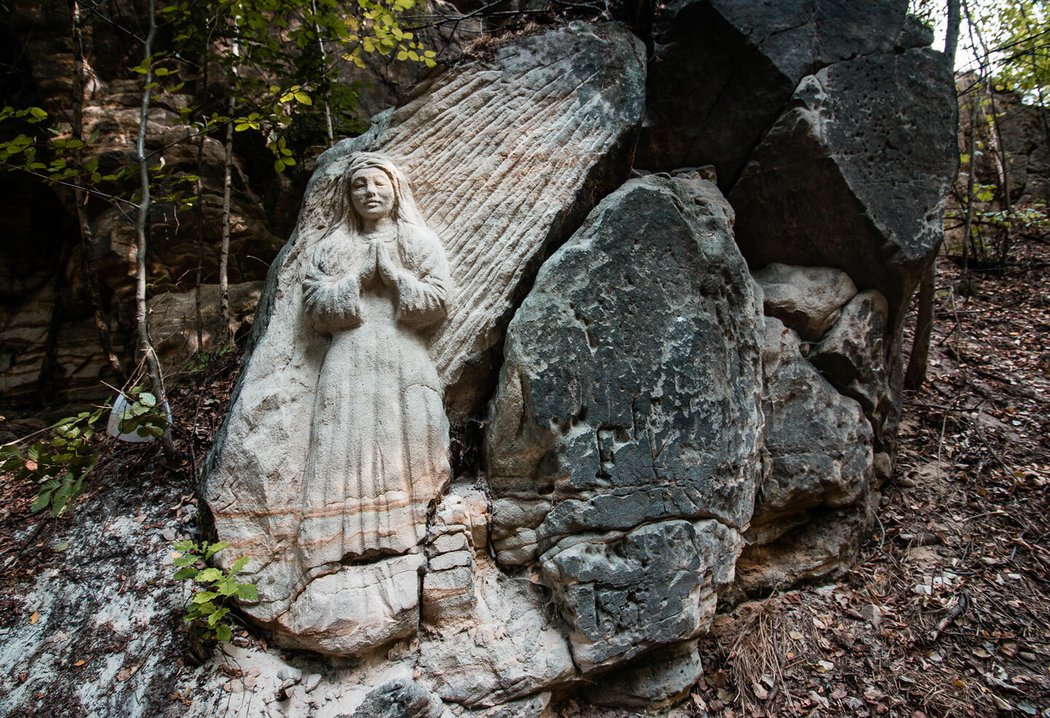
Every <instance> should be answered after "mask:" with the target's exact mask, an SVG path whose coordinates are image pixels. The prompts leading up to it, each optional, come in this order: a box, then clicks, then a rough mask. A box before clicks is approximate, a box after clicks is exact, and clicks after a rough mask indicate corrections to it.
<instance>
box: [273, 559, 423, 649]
mask: <svg viewBox="0 0 1050 718" xmlns="http://www.w3.org/2000/svg"><path fill="white" fill-rule="evenodd" d="M424 563H425V561H424V559H423V557H422V556H421V555H419V554H410V555H408V556H399V557H397V558H391V559H386V560H384V561H377V562H375V563H373V564H363V565H360V566H355V565H349V566H341V567H339V568H338V569H336V570H335V571H334V572H333V573H323V574H320V575H315V574H311V575H309V576H308V577H307V580H306V581H304V584H305V587H304V588H302V591H301V592H300V593H298V594H297V595H295V596H294V598H293V599H292V601H291V605H290V606H289V608H288V609H287V611H285V612H284V613H282V614H281V616H280V617H279V618H278V619H277V630H278V631H279V632H280V633H281V635H282V636H285V641H286V642H287V643H288V645H291V646H296V647H300V648H307V649H310V650H314V651H318V652H320V653H327V654H330V655H334V656H352V655H357V654H360V653H362V652H365V651H368V650H369V649H372V648H374V647H375V646H382V645H385V644H387V643H390V642H391V641H395V640H398V639H402V638H409V637H411V636H413V635H415V633H416V627H417V623H418V621H419V581H420V577H421V573H422V569H423V565H424ZM347 606H353V607H354V610H353V611H349V610H347Z"/></svg>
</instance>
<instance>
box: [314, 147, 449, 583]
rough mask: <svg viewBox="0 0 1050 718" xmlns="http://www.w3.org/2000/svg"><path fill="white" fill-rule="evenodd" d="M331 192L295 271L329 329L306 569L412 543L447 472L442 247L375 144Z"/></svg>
mask: <svg viewBox="0 0 1050 718" xmlns="http://www.w3.org/2000/svg"><path fill="white" fill-rule="evenodd" d="M337 197H338V198H337V204H341V206H337V207H336V208H335V217H336V218H337V219H336V224H335V226H333V227H331V229H329V230H328V231H327V233H326V234H325V235H324V236H323V237H322V238H321V239H320V240H319V241H318V243H317V245H316V246H315V247H314V248H313V251H312V254H311V256H310V258H309V260H308V263H307V267H306V271H305V278H304V280H303V284H302V292H303V307H304V311H305V314H306V319H307V320H308V321H309V323H310V324H311V325H312V326H313V327H314V329H316V330H317V331H318V332H320V333H321V334H324V335H327V336H330V337H331V343H330V344H329V347H328V350H327V353H326V354H325V357H324V362H323V364H322V366H321V370H320V375H319V377H318V380H317V389H316V395H315V399H314V404H313V415H312V416H311V417H310V418H309V420H310V424H311V437H310V444H309V446H310V449H309V454H308V456H307V465H306V471H305V476H304V486H303V505H302V517H301V520H300V524H299V534H298V545H299V551H300V556H301V560H302V564H303V567H304V568H306V569H309V568H312V567H315V566H320V565H321V564H325V563H330V562H338V561H343V560H347V559H349V560H351V561H353V560H355V559H371V558H375V557H378V556H382V555H387V554H399V553H404V552H406V551H408V550H410V549H411V548H413V547H414V546H416V545H417V544H418V543H419V542H420V540H421V539H422V537H423V536H424V534H425V533H426V519H427V511H428V509H429V507H430V504H431V502H433V501H434V500H435V499H436V498H437V497H438V496H439V495H440V493H441V490H442V488H443V486H444V485H445V483H446V482H447V481H448V478H449V464H448V454H447V446H448V419H447V418H446V416H445V411H444V405H443V396H442V386H441V382H440V380H439V379H438V375H437V371H436V370H435V368H434V363H433V361H432V360H431V357H430V355H429V353H428V350H427V336H428V331H429V330H430V329H432V328H433V327H435V326H436V325H438V324H440V322H441V321H442V320H444V318H445V311H446V301H447V297H448V295H449V290H450V280H449V266H448V260H447V259H446V257H445V252H444V250H443V249H442V246H441V244H440V242H439V241H438V239H437V237H436V236H435V234H434V233H433V232H432V231H430V229H428V228H427V226H426V223H425V222H424V220H423V217H422V216H421V215H420V213H419V210H418V209H417V207H416V203H415V200H414V199H413V197H412V192H411V190H410V188H409V185H408V180H407V179H406V177H405V175H404V173H403V172H402V171H401V170H400V169H399V168H398V167H396V166H395V165H394V164H393V163H392V162H391V161H390V160H389V159H387V158H386V157H384V156H383V155H379V154H374V153H360V154H357V155H356V156H354V157H353V159H352V160H351V162H350V164H349V169H348V171H347V173H346V177H345V189H344V190H343V191H341V192H339V194H338V195H337ZM303 420H304V421H305V420H306V417H304V418H303Z"/></svg>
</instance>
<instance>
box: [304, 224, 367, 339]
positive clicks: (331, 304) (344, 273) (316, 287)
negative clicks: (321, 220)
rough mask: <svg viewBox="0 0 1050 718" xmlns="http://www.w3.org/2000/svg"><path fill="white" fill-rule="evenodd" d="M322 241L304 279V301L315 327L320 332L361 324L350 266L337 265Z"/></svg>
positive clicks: (359, 296)
mask: <svg viewBox="0 0 1050 718" xmlns="http://www.w3.org/2000/svg"><path fill="white" fill-rule="evenodd" d="M327 244H328V243H325V242H322V243H321V244H320V245H319V246H318V247H317V248H316V249H315V250H314V254H313V256H312V257H311V259H310V263H309V265H308V266H307V269H306V278H305V279H304V280H303V303H304V306H305V308H306V315H307V317H308V318H309V320H310V324H311V325H312V326H313V328H314V329H316V330H317V331H319V332H321V333H322V334H331V333H332V332H334V331H339V330H343V329H353V328H354V327H357V326H360V324H361V305H360V302H361V288H360V286H358V281H357V273H356V272H354V271H353V268H352V267H348V266H340V264H343V263H341V262H339V261H337V259H338V258H337V257H333V256H331V254H332V248H331V247H330V246H326V245H327Z"/></svg>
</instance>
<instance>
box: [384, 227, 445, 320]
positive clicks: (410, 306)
mask: <svg viewBox="0 0 1050 718" xmlns="http://www.w3.org/2000/svg"><path fill="white" fill-rule="evenodd" d="M403 262H404V264H405V269H406V270H407V271H404V272H401V274H400V275H399V276H398V280H397V293H398V321H399V322H401V323H402V324H404V325H406V326H410V327H426V326H429V325H432V324H436V323H438V322H440V321H441V320H443V319H444V318H445V312H446V304H447V301H448V295H449V293H450V291H451V289H452V282H451V279H450V277H449V268H448V259H446V257H445V251H444V249H442V247H441V244H440V243H439V242H438V240H437V238H436V237H434V236H433V235H430V236H424V237H419V238H417V239H416V240H415V241H414V242H413V243H412V245H411V246H408V247H406V248H405V250H404V259H403Z"/></svg>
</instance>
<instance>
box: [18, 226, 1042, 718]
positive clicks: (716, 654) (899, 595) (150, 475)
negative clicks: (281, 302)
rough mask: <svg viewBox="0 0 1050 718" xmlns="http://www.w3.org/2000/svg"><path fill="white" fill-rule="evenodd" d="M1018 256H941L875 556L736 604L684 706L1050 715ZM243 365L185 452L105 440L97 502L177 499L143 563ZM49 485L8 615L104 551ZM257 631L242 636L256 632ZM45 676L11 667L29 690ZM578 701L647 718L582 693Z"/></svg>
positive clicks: (27, 610)
mask: <svg viewBox="0 0 1050 718" xmlns="http://www.w3.org/2000/svg"><path fill="white" fill-rule="evenodd" d="M1014 256H1015V264H1014V265H1012V266H1011V268H1010V269H1009V270H1007V271H1005V272H1002V273H980V274H972V275H971V276H972V278H973V281H972V289H973V291H972V292H971V293H970V294H971V296H969V297H964V296H961V295H960V293H959V292H958V291H957V287H958V285H959V279H960V276H959V275H960V273H959V269H958V268H957V267H956V266H955V264H953V263H952V262H950V261H948V260H945V259H942V260H941V264H940V266H939V282H938V284H939V287H940V288H941V289H940V290H939V291H938V294H937V321H936V329H935V337H934V341H933V347H932V350H931V360H930V369H929V373H928V380H927V382H926V384H925V385H924V386H923V388H922V389H921V390H920V391H916V392H908V393H907V394H906V397H905V407H904V415H903V421H902V424H901V431H900V453H899V457H898V462H897V470H896V472H895V477H894V479H893V480H892V481H890V482H889V483H888V484H887V485H886V486H884V487H883V488H882V493H883V501H882V506H881V509H880V512H879V524H878V525H877V527H876V530H875V531H874V532H873V535H872V536H871V537H870V539H869V540H868V541H867V542H866V543H865V545H864V546H863V547H862V550H861V555H860V557H859V560H858V562H857V564H856V565H855V567H854V568H853V569H852V570H851V571H850V572H849V573H848V574H847V575H846V576H844V577H842V578H840V579H839V580H838V581H836V582H833V583H829V584H827V585H820V586H810V587H804V588H800V589H797V590H792V591H787V592H783V593H778V594H776V595H774V596H772V597H770V598H768V599H766V600H763V601H752V602H748V603H745V604H742V605H740V606H738V607H737V608H736V609H735V610H733V611H732V612H730V613H726V614H722V615H720V616H718V617H717V618H716V621H715V624H714V628H713V631H712V633H711V635H710V636H708V637H707V638H705V639H703V641H702V642H701V651H702V655H703V660H704V665H705V667H706V669H707V670H706V677H705V678H704V679H703V680H702V681H701V682H700V684H699V685H697V686H696V687H695V688H694V690H693V691H692V694H691V695H690V697H689V698H687V700H686V703H685V704H684V705H682V706H679V707H677V708H674V709H672V710H671V711H670V713H665V714H664V715H677V716H683V717H684V716H711V718H752V717H768V718H772V717H774V716H776V717H780V716H829V717H836V718H837V717H839V716H890V717H897V716H901V717H904V718H924V717H929V718H940V717H942V716H997V715H1018V716H1025V715H1027V716H1041V717H1043V718H1050V581H1048V573H1050V439H1048V437H1050V271H1048V267H1050V246H1048V245H1047V244H1045V243H1040V242H1029V243H1026V244H1024V245H1022V246H1019V247H1017V248H1016V250H1015V255H1014ZM235 366H236V362H235V360H234V359H233V358H232V357H231V358H230V359H228V360H227V361H226V362H225V363H224V364H223V366H221V367H219V371H217V372H216V373H212V374H210V375H206V374H204V373H200V374H198V375H197V376H195V377H194V378H193V379H191V380H189V381H186V382H184V383H183V384H182V385H180V386H177V387H176V388H175V389H174V391H173V397H172V398H173V404H174V405H176V406H178V407H190V409H188V410H184V411H182V412H180V413H181V414H182V416H179V417H177V422H176V423H177V424H178V429H179V430H178V431H177V432H176V438H177V440H178V441H179V446H180V450H181V451H182V452H183V455H184V456H185V457H188V458H187V459H185V460H183V462H182V463H181V464H180V465H179V466H168V465H166V464H165V462H164V461H163V460H162V458H161V456H160V454H159V451H158V450H157V449H155V448H150V449H147V450H146V451H145V452H144V451H143V450H142V449H141V448H139V447H129V446H123V447H120V448H115V447H112V446H110V447H107V449H106V450H105V451H104V452H103V453H104V454H105V455H106V457H107V458H105V459H104V461H103V464H100V466H99V468H98V469H96V475H97V476H106V477H107V479H106V482H105V484H103V485H100V486H96V487H93V488H92V489H91V490H89V491H88V492H86V495H85V497H84V498H83V499H81V502H80V503H79V504H78V508H77V511H78V512H79V511H87V512H88V513H90V512H91V511H92V510H93V509H91V508H88V507H91V506H94V505H96V503H93V502H97V505H101V504H102V501H101V499H102V498H105V495H107V492H109V493H111V494H113V495H114V496H115V495H118V494H119V495H121V496H126V495H128V492H127V488H128V487H129V486H137V487H139V490H138V493H137V494H135V493H132V495H133V496H136V499H135V500H136V501H139V502H140V503H141V505H146V504H151V505H152V504H157V506H158V507H160V508H158V509H157V511H158V512H159V513H158V514H157V515H156V516H154V515H152V514H150V511H148V510H143V509H139V508H136V506H138V505H139V504H136V506H131V505H129V506H121V507H119V509H120V510H122V511H125V513H127V514H128V515H129V516H131V517H134V518H133V519H132V520H133V521H138V522H139V523H140V525H143V526H147V527H149V526H155V529H156V531H155V533H157V534H158V536H157V537H156V541H155V543H156V544H157V546H154V549H153V554H147V553H143V554H142V555H134V553H133V552H132V554H130V555H129V556H128V561H129V568H128V575H131V572H133V571H134V562H135V561H138V562H141V561H144V560H155V559H151V558H149V556H150V555H154V556H155V555H162V554H164V551H165V550H166V549H165V548H164V546H166V545H168V544H170V541H171V539H172V538H173V536H174V535H175V534H174V533H173V532H178V533H180V534H181V532H183V531H187V530H190V528H191V526H192V524H193V515H194V514H195V511H194V510H193V504H194V503H195V501H196V500H195V499H194V498H193V490H194V485H195V468H194V467H195V466H199V465H200V463H201V461H202V460H203V457H204V455H205V453H206V451H207V449H208V448H209V445H210V442H211V439H212V437H213V435H214V431H215V429H216V428H217V426H218V422H219V420H220V418H221V413H222V410H223V408H224V406H225V404H226V400H227V399H228V396H229V391H230V389H231V387H232V381H233V377H234V375H235ZM121 489H123V493H120V490H121ZM154 495H156V496H154ZM171 497H177V498H178V501H177V502H173V501H171V500H169V499H171ZM32 498H33V489H32V487H31V486H29V485H27V484H26V483H25V482H16V481H14V480H12V478H11V477H10V476H4V475H0V566H2V567H3V570H2V571H0V631H2V630H3V629H4V628H5V627H8V628H11V627H14V626H16V625H22V626H25V625H27V624H35V623H36V622H37V621H38V620H42V619H41V618H40V612H39V611H37V607H36V606H34V605H32V604H31V603H27V602H26V601H25V600H24V598H23V597H24V596H25V595H26V592H27V591H28V590H29V588H30V587H31V586H32V585H33V583H34V582H35V581H37V580H38V579H39V577H40V576H41V575H42V574H45V573H47V572H52V573H54V572H56V571H59V570H62V571H66V570H67V569H65V568H62V567H63V564H64V563H67V564H68V561H69V560H71V559H72V554H73V553H74V552H75V551H78V550H83V551H84V552H85V553H86V552H89V551H90V550H91V549H92V548H93V547H91V546H83V547H77V546H74V547H72V548H69V549H68V552H67V548H66V547H64V544H65V543H66V542H65V541H64V540H63V535H64V530H63V528H62V524H61V522H56V521H50V520H45V521H38V520H35V519H34V518H33V517H31V515H30V511H29V504H30V503H31V501H32ZM101 510H102V509H99V511H101ZM136 514H137V515H136ZM147 514H149V515H147ZM27 527H33V528H27ZM124 579H125V576H124V575H123V574H121V575H120V576H119V577H117V579H115V580H120V581H122V582H123V581H124ZM167 583H169V584H171V585H173V586H174V585H175V584H174V582H170V581H168V582H167ZM122 585H123V584H122ZM142 590H143V591H145V590H152V591H156V587H146V586H144V587H143V588H142ZM178 600H184V599H178V596H177V591H176V596H175V598H174V599H172V601H173V602H174V603H177V602H178ZM174 603H173V605H172V608H171V611H175V612H177V606H175V605H174ZM173 615H174V614H173ZM45 619H46V616H45ZM173 620H174V619H173ZM178 623H179V622H178V621H175V622H174V625H175V628H174V629H173V628H172V625H169V624H168V623H164V624H163V625H157V626H152V627H150V628H151V629H152V630H154V631H155V633H156V637H155V640H154V642H153V643H151V644H146V643H143V644H142V650H143V651H147V650H153V651H156V652H162V653H163V654H164V655H165V656H166V657H167V658H165V660H166V661H168V662H169V663H170V664H171V672H170V673H169V674H167V675H166V677H165V680H167V679H172V680H174V679H175V678H177V677H178V676H185V675H186V674H187V672H189V671H190V670H191V669H190V668H189V664H190V663H191V661H190V660H189V653H190V643H189V641H188V640H187V638H186V635H187V632H186V631H185V630H182V631H180V630H178V629H177V624H178ZM173 633H174V634H176V635H175V637H174V638H173ZM239 634H240V635H239V636H238V637H237V638H236V639H235V641H240V642H244V641H255V640H256V639H254V638H252V637H250V636H249V635H248V633H247V632H244V631H240V632H239ZM114 635H115V633H114ZM111 643H112V642H109V643H107V642H105V641H101V640H100V636H95V635H85V636H84V637H83V640H79V641H78V640H74V641H73V642H72V643H71V644H70V647H68V648H64V649H63V650H64V651H65V653H63V656H62V660H61V663H62V665H61V667H56V669H55V670H57V671H58V673H57V674H56V675H55V676H54V681H55V682H54V683H52V684H51V685H52V686H56V685H57V686H60V685H64V684H65V683H70V684H73V683H76V682H80V683H82V682H83V681H84V680H85V676H86V675H88V674H89V673H90V671H91V670H92V666H93V665H96V664H99V663H102V662H103V661H104V659H105V657H106V656H105V654H107V653H110V654H112V653H113V652H114V651H118V652H119V651H121V650H124V649H121V647H120V646H121V645H126V641H125V643H123V644H119V643H112V645H111ZM149 646H152V648H149ZM96 654H97V655H96ZM184 659H185V660H184ZM34 660H35V659H34ZM129 665H130V664H129ZM139 665H141V664H139ZM126 670H132V668H128V669H126ZM133 672H134V671H133V670H132V673H133ZM63 676H65V677H64V678H63ZM26 680H28V677H24V676H22V675H21V674H19V675H16V676H14V677H12V676H0V681H11V682H10V683H7V685H8V686H9V687H10V686H17V685H20V682H22V681H26ZM115 680H117V681H121V680H125V679H122V678H121V674H120V673H117V674H116V679H115ZM100 682H103V683H104V682H105V681H104V680H103V679H102V677H101V676H100ZM112 685H114V686H115V685H116V684H112ZM156 687H157V688H158V689H160V688H162V687H161V686H159V685H158V686H156ZM167 690H170V689H166V690H165V692H164V693H163V694H162V695H165V696H167V695H168V693H167ZM32 694H33V695H35V696H36V698H38V699H39V702H38V703H37V705H38V706H41V705H45V704H46V705H48V707H49V712H50V713H51V714H52V715H56V716H58V715H67V714H71V713H68V712H67V711H65V710H63V708H62V706H63V705H69V706H72V705H74V704H75V700H74V698H75V696H73V695H72V694H71V695H70V696H68V697H66V696H64V695H63V692H62V691H61V690H57V691H55V690H53V689H51V690H50V692H49V691H48V690H44V689H39V691H38V689H36V688H34V689H33V691H32ZM171 696H172V704H173V705H174V706H175V708H178V707H179V705H180V704H178V703H177V702H176V699H177V700H182V701H184V700H189V697H188V696H181V695H180V694H177V693H174V692H173V693H171ZM67 699H68V703H66V702H65V701H66V700H67ZM559 713H560V715H561V716H563V717H565V718H573V717H577V716H579V717H582V716H595V715H600V716H605V717H606V718H612V717H613V716H633V715H637V714H636V713H626V712H619V711H609V710H603V711H594V710H593V709H588V708H586V707H583V706H581V705H578V704H577V703H576V702H575V701H573V700H571V699H570V700H569V701H567V702H565V703H564V704H563V705H562V706H561V709H560V711H559ZM16 714H17V715H32V714H33V708H32V707H27V708H26V711H15V712H14V713H10V714H9V715H16Z"/></svg>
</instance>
